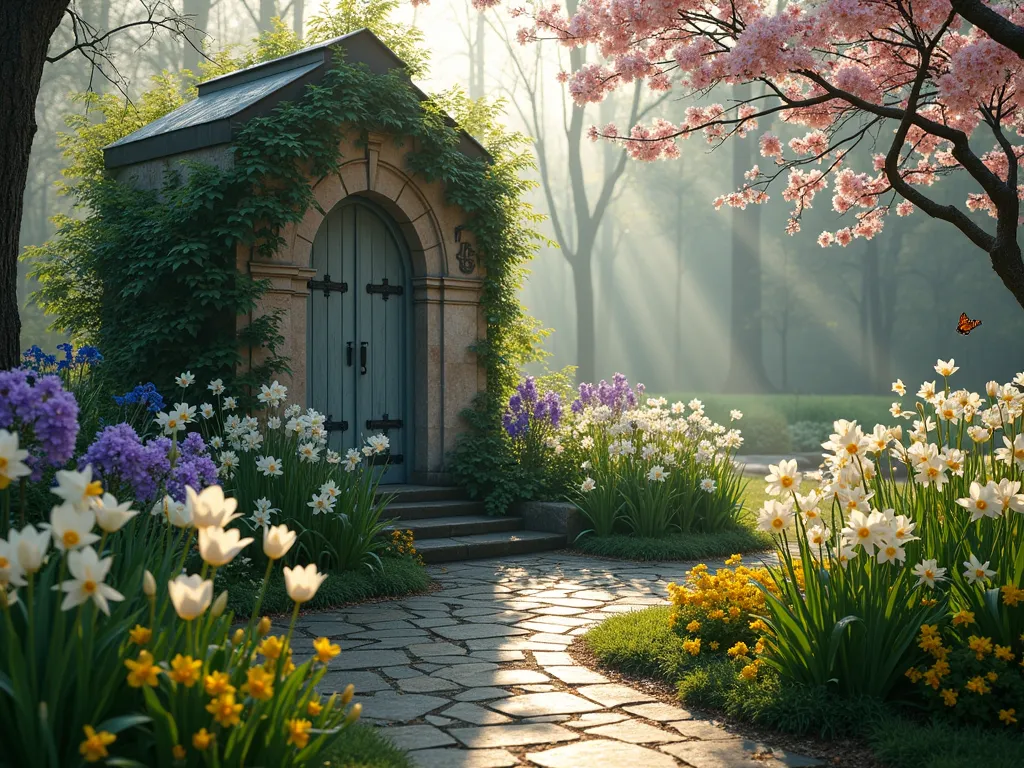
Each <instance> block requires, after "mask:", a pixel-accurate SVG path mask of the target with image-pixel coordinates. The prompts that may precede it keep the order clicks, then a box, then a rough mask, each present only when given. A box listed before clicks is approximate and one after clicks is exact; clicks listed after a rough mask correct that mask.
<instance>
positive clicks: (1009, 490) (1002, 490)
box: [996, 477, 1024, 514]
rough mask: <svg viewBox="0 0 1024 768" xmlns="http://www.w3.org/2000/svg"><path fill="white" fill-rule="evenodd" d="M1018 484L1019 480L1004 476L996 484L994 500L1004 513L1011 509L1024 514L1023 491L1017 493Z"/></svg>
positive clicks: (1018, 489)
mask: <svg viewBox="0 0 1024 768" xmlns="http://www.w3.org/2000/svg"><path fill="white" fill-rule="evenodd" d="M1020 485H1021V484H1020V481H1018V480H1010V478H1008V477H1004V478H1003V479H1002V480H1000V481H999V484H998V485H997V486H996V500H997V501H998V502H999V505H1000V506H1001V507H1002V510H1003V512H1004V513H1006V514H1009V513H1010V512H1011V511H1013V512H1020V513H1021V514H1024V493H1018V491H1020Z"/></svg>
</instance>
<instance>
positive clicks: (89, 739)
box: [78, 725, 117, 763]
mask: <svg viewBox="0 0 1024 768" xmlns="http://www.w3.org/2000/svg"><path fill="white" fill-rule="evenodd" d="M82 730H83V731H85V739H84V740H83V741H82V743H81V744H79V745H78V753H79V754H80V755H81V756H82V758H83V759H84V760H85V762H87V763H98V762H99V761H100V760H102V759H103V758H105V757H109V756H110V753H109V752H107V747H109V746H110V745H111V744H113V743H114V742H115V741H117V736H115V735H114V734H112V733H110V732H109V731H99V732H97V731H96V730H95V729H94V728H93V727H92V726H91V725H87V726H85V727H84V728H83V729H82Z"/></svg>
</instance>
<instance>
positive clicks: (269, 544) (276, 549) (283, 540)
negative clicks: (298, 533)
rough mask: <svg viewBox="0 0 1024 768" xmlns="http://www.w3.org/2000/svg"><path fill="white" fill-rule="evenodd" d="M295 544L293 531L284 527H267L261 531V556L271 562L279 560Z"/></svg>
mask: <svg viewBox="0 0 1024 768" xmlns="http://www.w3.org/2000/svg"><path fill="white" fill-rule="evenodd" d="M294 543H295V531H289V530H288V526H286V525H275V526H269V527H267V528H264V529H263V554H265V555H266V556H267V557H269V558H270V559H271V560H280V559H281V558H282V557H284V556H285V555H286V554H288V550H289V549H291V548H292V544H294Z"/></svg>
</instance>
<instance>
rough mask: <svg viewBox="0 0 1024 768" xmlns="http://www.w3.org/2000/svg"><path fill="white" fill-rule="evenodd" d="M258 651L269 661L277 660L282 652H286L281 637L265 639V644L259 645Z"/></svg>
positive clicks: (273, 636) (271, 636)
mask: <svg viewBox="0 0 1024 768" xmlns="http://www.w3.org/2000/svg"><path fill="white" fill-rule="evenodd" d="M256 650H257V651H258V652H259V653H262V654H263V655H264V656H266V657H267V658H268V659H274V660H277V659H278V658H280V656H281V651H283V650H284V641H282V640H281V638H280V636H279V635H270V636H269V637H265V638H264V639H263V642H262V643H260V644H259V646H258V647H257V648H256Z"/></svg>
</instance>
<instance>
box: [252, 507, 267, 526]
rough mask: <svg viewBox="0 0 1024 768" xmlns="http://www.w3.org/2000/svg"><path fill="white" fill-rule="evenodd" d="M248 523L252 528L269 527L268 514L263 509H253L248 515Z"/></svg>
mask: <svg viewBox="0 0 1024 768" xmlns="http://www.w3.org/2000/svg"><path fill="white" fill-rule="evenodd" d="M249 521H250V522H251V523H252V525H253V528H266V527H267V526H268V525H270V512H269V510H265V509H254V510H253V512H252V514H251V515H249Z"/></svg>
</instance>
